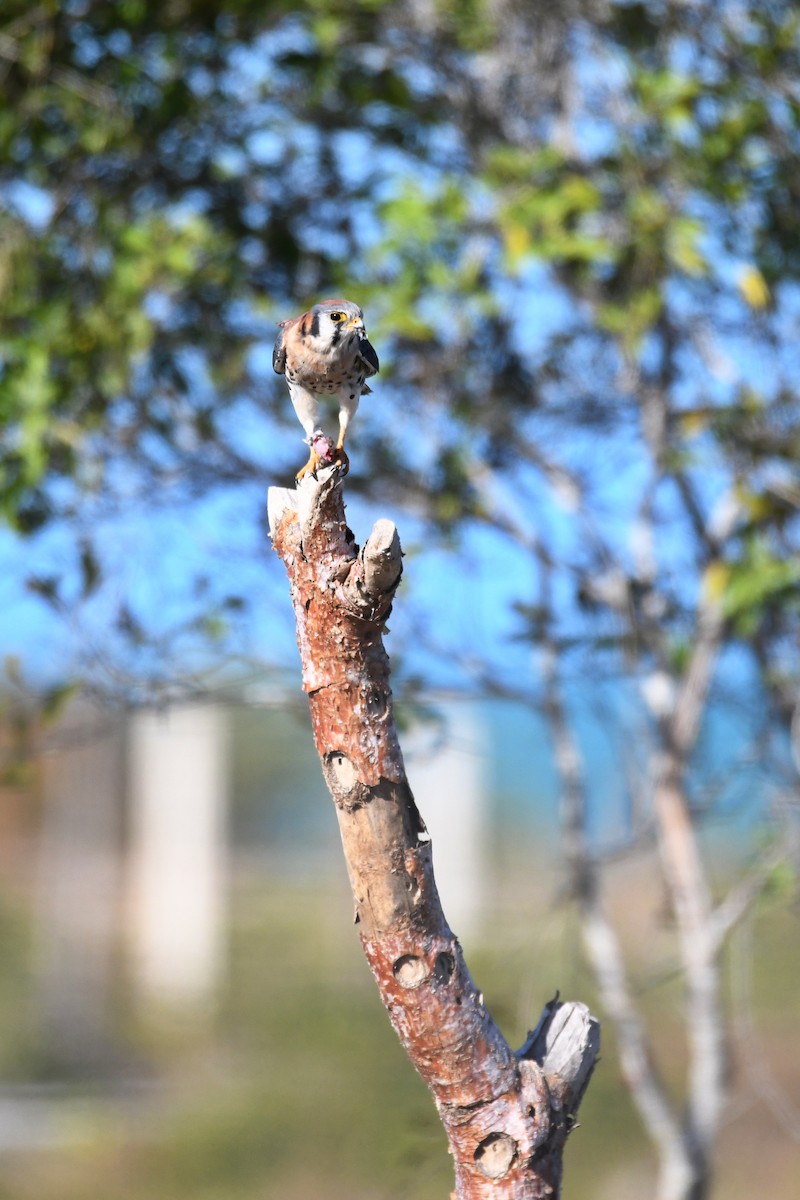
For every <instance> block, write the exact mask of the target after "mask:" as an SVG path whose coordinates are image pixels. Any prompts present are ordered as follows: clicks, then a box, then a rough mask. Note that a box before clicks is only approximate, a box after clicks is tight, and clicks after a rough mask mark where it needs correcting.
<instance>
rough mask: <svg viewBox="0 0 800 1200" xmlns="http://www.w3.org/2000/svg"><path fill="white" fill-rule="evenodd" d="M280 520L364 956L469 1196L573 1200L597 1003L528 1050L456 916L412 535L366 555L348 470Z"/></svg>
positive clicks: (548, 1025)
mask: <svg viewBox="0 0 800 1200" xmlns="http://www.w3.org/2000/svg"><path fill="white" fill-rule="evenodd" d="M268 511H269V522H270V533H271V535H272V538H273V542H274V546H275V549H276V551H277V552H278V554H279V555H280V557H281V558H282V559H283V562H284V564H285V566H286V570H287V573H288V576H289V580H290V583H291V591H292V602H293V605H294V611H295V617H296V621H297V642H298V646H299V649H300V657H301V662H302V671H303V687H304V689H305V691H306V692H307V693H308V698H309V705H310V708H311V719H312V728H313V732H314V740H315V743H316V747H317V751H318V753H319V757H320V761H321V763H322V769H323V773H324V776H325V780H326V783H327V785H328V788H329V790H330V793H331V796H332V797H333V800H334V804H335V806H336V813H337V818H338V821H339V828H340V832H341V837H342V845H343V848H344V854H345V859H346V862H347V869H348V874H349V877H350V883H351V886H352V889H353V895H354V898H355V903H356V921H357V924H358V928H359V934H360V937H361V942H362V945H363V948H364V953H365V954H366V957H367V961H368V963H369V966H370V968H371V970H372V973H373V975H374V977H375V980H376V982H377V984H378V988H379V990H380V994H381V998H382V1000H383V1003H384V1006H385V1007H386V1009H387V1012H388V1014H389V1017H390V1020H391V1021H392V1024H393V1026H394V1028H395V1030H396V1031H397V1033H398V1035H399V1037H400V1040H401V1041H402V1043H403V1046H404V1047H405V1049H406V1052H407V1054H408V1056H409V1058H410V1059H411V1061H412V1062H413V1064H414V1066H415V1067H416V1069H417V1070H418V1071H419V1073H420V1075H421V1076H422V1078H423V1079H424V1080H425V1082H426V1084H427V1085H428V1087H429V1088H430V1090H431V1091H432V1093H433V1095H434V1099H435V1101H436V1105H437V1108H438V1111H439V1115H440V1117H441V1120H442V1123H443V1125H444V1127H445V1129H446V1131H447V1136H448V1139H449V1141H450V1146H451V1150H452V1154H453V1160H454V1165H455V1173H456V1195H457V1197H458V1198H459V1200H478V1198H483V1197H492V1198H493V1200H498V1198H501V1197H503V1198H514V1200H528V1198H534V1197H542V1196H553V1195H557V1194H558V1193H559V1190H560V1181H561V1158H562V1152H563V1146H564V1141H565V1139H566V1135H567V1133H568V1132H569V1128H570V1127H571V1124H572V1122H573V1119H574V1117H573V1114H574V1111H575V1109H576V1108H577V1104H578V1103H579V1101H580V1096H581V1095H582V1093H583V1090H584V1088H585V1086H586V1083H587V1082H588V1076H589V1074H590V1073H591V1068H592V1066H593V1064H594V1061H595V1058H596V1055H597V1022H595V1021H594V1020H593V1018H591V1017H590V1016H589V1014H588V1010H586V1009H585V1007H584V1006H583V1005H559V1004H557V1003H554V1004H553V1005H550V1006H548V1009H547V1010H546V1014H545V1015H546V1018H547V1020H546V1022H545V1020H544V1018H543V1021H542V1022H540V1025H539V1026H538V1027H537V1035H536V1036H535V1037H534V1038H533V1039H532V1040H531V1043H530V1045H526V1047H524V1048H523V1051H521V1052H520V1053H519V1054H518V1055H517V1054H515V1053H514V1052H513V1051H512V1050H511V1048H510V1047H509V1045H508V1043H507V1041H506V1040H505V1038H504V1037H503V1035H502V1034H501V1032H500V1030H499V1029H498V1027H497V1026H496V1025H495V1023H494V1021H493V1020H492V1018H491V1016H490V1014H489V1013H488V1011H487V1009H486V1007H485V1005H484V1003H483V996H482V995H481V994H480V992H479V991H478V990H477V988H476V987H475V984H474V982H473V980H472V978H471V976H470V974H469V971H468V970H467V966H466V963H465V961H464V957H463V954H462V952H461V947H460V945H459V943H458V940H457V938H456V937H455V935H454V934H453V932H452V930H451V929H450V928H449V926H448V924H447V921H446V920H445V916H444V913H443V911H442V907H441V904H440V901H439V895H438V892H437V890H436V882H435V879H434V874H433V863H432V857H431V845H430V840H429V838H428V836H427V833H426V830H425V826H424V823H423V821H422V818H421V817H420V815H419V813H418V811H417V808H416V805H415V803H414V798H413V796H412V794H411V790H410V788H409V786H408V781H407V779H406V775H405V768H404V765H403V758H402V754H401V751H400V745H399V742H398V738H397V731H396V728H395V723H394V717H393V712H392V695H391V688H390V679H389V659H388V656H387V654H386V651H385V649H384V646H383V637H382V633H383V630H384V627H385V626H384V623H385V620H386V618H387V616H388V613H389V611H390V609H391V605H392V601H393V599H394V594H395V591H396V589H397V585H398V583H399V581H400V577H401V574H402V552H401V549H400V541H399V538H398V536H397V530H396V529H395V527H394V525H393V524H392V523H391V522H390V521H383V520H382V521H378V522H377V523H376V525H375V527H374V529H373V531H372V533H371V535H370V537H369V538H368V539H367V542H366V544H365V546H364V548H363V549H362V550H361V551H359V549H358V547H357V546H356V544H355V540H354V538H353V535H352V533H351V532H350V530H349V529H348V528H347V524H346V522H345V516H344V501H343V497H342V488H341V481H340V477H339V474H338V471H337V470H336V469H335V468H331V469H320V470H319V471H318V473H317V476H316V477H315V476H313V475H308V476H306V477H305V478H304V479H303V481H302V482H301V483H300V484H299V485H298V486H297V489H296V490H294V491H290V490H288V489H278V488H273V489H271V490H270V497H269V502H268ZM556 1020H558V1021H559V1027H558V1030H557V1031H556V1032H557V1036H556V1034H555V1033H553V1026H554V1024H555V1022H556ZM547 1031H550V1036H549V1037H548V1032H547ZM559 1046H560V1047H561V1049H560V1052H559V1051H557V1050H555V1049H554V1047H559Z"/></svg>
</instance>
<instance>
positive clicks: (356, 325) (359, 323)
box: [344, 317, 364, 333]
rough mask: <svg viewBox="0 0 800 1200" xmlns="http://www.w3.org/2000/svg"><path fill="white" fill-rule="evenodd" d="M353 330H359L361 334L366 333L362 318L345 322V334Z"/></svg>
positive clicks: (352, 318) (353, 318) (354, 318)
mask: <svg viewBox="0 0 800 1200" xmlns="http://www.w3.org/2000/svg"><path fill="white" fill-rule="evenodd" d="M353 329H358V330H360V331H361V333H363V332H364V321H363V318H361V317H351V318H350V320H349V321H345V323H344V330H345V333H350V332H351V331H352V330H353Z"/></svg>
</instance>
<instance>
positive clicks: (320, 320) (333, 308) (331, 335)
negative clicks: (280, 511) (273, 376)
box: [272, 300, 380, 480]
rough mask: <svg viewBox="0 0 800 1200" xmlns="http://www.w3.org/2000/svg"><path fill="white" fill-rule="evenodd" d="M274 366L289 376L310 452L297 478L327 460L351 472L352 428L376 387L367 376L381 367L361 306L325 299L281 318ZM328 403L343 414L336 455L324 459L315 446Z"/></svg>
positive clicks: (322, 437) (320, 435)
mask: <svg viewBox="0 0 800 1200" xmlns="http://www.w3.org/2000/svg"><path fill="white" fill-rule="evenodd" d="M272 365H273V367H274V369H275V371H276V372H277V373H278V375H285V376H286V382H287V384H288V387H289V395H290V397H291V401H292V405H293V407H294V411H295V412H296V413H297V419H298V420H299V422H300V424H301V425H302V426H303V429H304V430H305V433H306V441H307V442H308V444H309V447H310V451H311V452H310V454H309V458H308V462H307V463H306V464H305V466H303V467H301V468H300V470H299V471H298V472H297V479H298V480H300V479H302V478H303V476H304V475H307V474H308V472H309V471H311V472H314V471H316V469H317V467H318V466H320V464H325V463H326V462H327V461H332V462H333V464H334V465H335V466H338V467H339V468H340V469H341V470H342V471H343V472H346V471H347V469H348V466H349V459H348V457H347V454H346V452H345V448H344V441H345V437H346V435H347V427H348V425H349V423H350V418H351V417H352V415H353V413H354V412H355V411H356V409H357V408H358V402H359V400H360V399H361V397H362V396H363V395H366V394H367V393H368V392H371V391H372V389H371V388H370V386H369V384H368V383H367V379H369V378H370V377H371V376H372V375H376V374H377V373H378V370H379V367H380V364H379V363H378V356H377V354H376V353H375V351H374V349H373V347H372V345H371V344H370V343H369V342H368V341H367V331H366V329H365V328H364V314H363V313H362V311H361V309H360V308H359V307H358V305H357V304H353V303H352V301H350V300H322V301H320V303H319V304H315V305H314V307H313V308H310V309H309V310H308V312H304V313H301V314H300V316H299V317H292V318H291V319H290V320H288V321H281V322H280V333H279V334H278V337H277V340H276V342H275V349H274V351H273V353H272ZM327 408H332V409H333V410H334V411H338V416H339V431H338V437H337V440H336V446H335V449H334V452H333V455H332V457H331V459H326V458H323V457H322V456H321V455H320V454H319V453H318V452H317V450H316V449H315V444H316V443H317V441H318V440H320V439H322V440H323V441H324V440H325V434H324V430H323V429H321V428H320V420H321V419H322V414H323V412H324V411H325V410H326V409H327Z"/></svg>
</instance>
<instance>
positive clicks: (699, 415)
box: [681, 408, 709, 438]
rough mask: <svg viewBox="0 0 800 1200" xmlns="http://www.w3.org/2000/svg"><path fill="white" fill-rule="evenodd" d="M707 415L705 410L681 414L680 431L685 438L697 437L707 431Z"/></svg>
mask: <svg viewBox="0 0 800 1200" xmlns="http://www.w3.org/2000/svg"><path fill="white" fill-rule="evenodd" d="M708 424H709V414H708V412H707V410H706V409H702V408H700V409H695V411H694V412H686V413H682V414H681V429H682V430H683V433H684V435H685V436H686V437H689V438H691V437H699V435H700V434H701V433H705V431H706V430H707V429H708Z"/></svg>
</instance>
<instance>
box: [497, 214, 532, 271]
mask: <svg viewBox="0 0 800 1200" xmlns="http://www.w3.org/2000/svg"><path fill="white" fill-rule="evenodd" d="M503 234H504V236H505V242H506V252H507V254H508V257H509V258H510V260H511V262H512V263H514V262H516V261H517V260H518V259H520V258H522V256H523V255H524V254H527V252H528V250H529V249H530V244H531V240H530V238H529V236H528V231H527V229H526V228H525V227H524V225H519V224H517V222H516V221H515V222H512V223H510V224H508V225H507V226H506V228H505V229H504V230H503Z"/></svg>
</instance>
